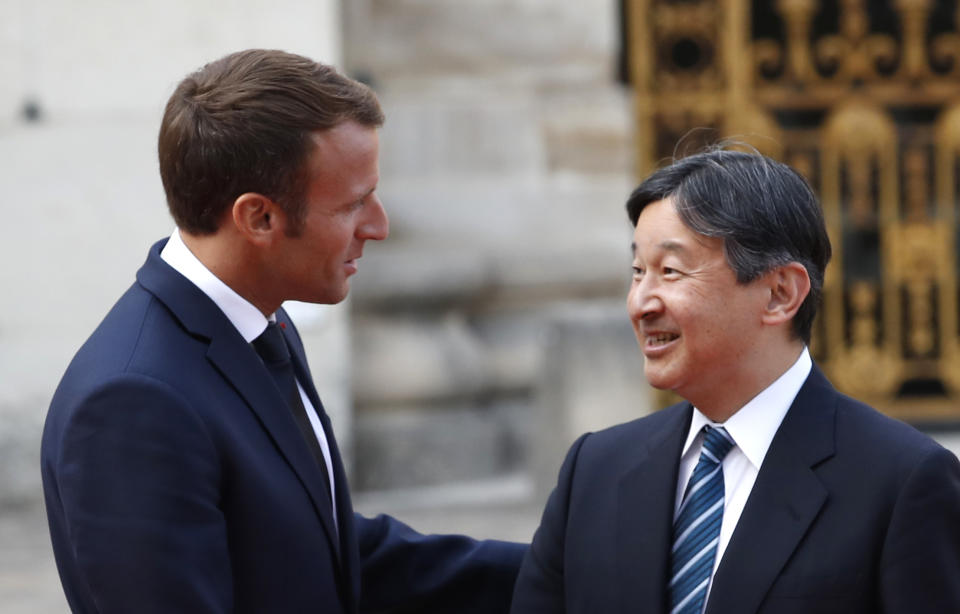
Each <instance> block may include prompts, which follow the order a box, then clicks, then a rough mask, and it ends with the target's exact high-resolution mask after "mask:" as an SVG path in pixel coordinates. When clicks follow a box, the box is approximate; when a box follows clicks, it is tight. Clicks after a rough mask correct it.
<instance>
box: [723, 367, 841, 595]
mask: <svg viewBox="0 0 960 614" xmlns="http://www.w3.org/2000/svg"><path fill="white" fill-rule="evenodd" d="M835 403H836V400H835V392H834V391H833V388H832V387H831V386H830V384H829V383H827V381H826V379H825V378H824V377H823V375H822V374H821V373H820V372H819V370H817V368H816V367H814V369H813V371H812V372H811V374H810V376H809V377H808V378H807V381H806V383H804V385H803V387H802V388H801V389H800V392H799V394H797V398H796V399H795V400H794V402H793V405H791V407H790V410H789V412H787V415H786V417H785V418H784V420H783V423H782V424H781V425H780V428H779V429H778V430H777V434H776V435H775V436H774V438H773V442H772V443H771V444H770V449H769V451H768V452H767V456H766V458H765V459H764V461H763V466H762V467H761V468H760V473H759V474H758V475H757V481H756V483H755V484H754V486H753V490H752V491H751V493H750V497H749V498H748V499H747V504H746V506H745V507H744V510H743V514H742V515H741V516H740V520H739V522H738V523H737V528H736V529H735V530H734V532H733V535H732V536H731V538H730V543H729V544H728V545H727V549H726V551H725V552H724V554H723V559H722V560H721V561H720V566H719V568H718V569H717V572H716V576H715V577H714V581H713V586H712V588H711V589H710V598H709V600H708V602H707V609H706V613H707V614H728V613H729V612H737V613H738V614H751V613H753V612H756V611H757V609H758V608H759V607H760V604H761V603H762V602H763V599H764V597H765V596H766V594H767V592H768V591H769V590H770V587H771V586H772V585H773V583H774V581H775V580H776V579H777V577H778V576H779V575H780V572H781V570H782V569H783V567H784V565H786V563H787V561H788V560H789V559H790V556H791V555H792V554H793V553H794V551H795V550H796V549H797V547H798V546H799V545H800V543H801V542H802V540H803V537H804V535H806V533H807V531H808V530H809V528H810V526H811V524H812V523H813V522H814V521H815V520H816V517H817V515H818V514H819V513H820V510H821V508H822V507H823V505H824V503H826V501H827V497H828V492H827V490H826V488H825V487H824V486H823V484H822V483H821V482H820V479H819V478H818V477H817V475H816V473H815V472H814V467H815V466H816V465H818V464H819V463H821V462H823V461H824V460H826V459H827V458H829V457H830V456H832V455H833V451H834V416H835V412H836V410H835Z"/></svg>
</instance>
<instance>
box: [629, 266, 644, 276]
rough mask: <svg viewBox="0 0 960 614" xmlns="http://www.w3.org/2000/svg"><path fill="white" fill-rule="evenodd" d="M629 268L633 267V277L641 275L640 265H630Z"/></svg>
mask: <svg viewBox="0 0 960 614" xmlns="http://www.w3.org/2000/svg"><path fill="white" fill-rule="evenodd" d="M631 268H632V269H633V276H634V277H640V276H642V275H643V269H642V268H640V267H638V266H635V267H631Z"/></svg>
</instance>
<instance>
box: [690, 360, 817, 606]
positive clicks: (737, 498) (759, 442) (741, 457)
mask: <svg viewBox="0 0 960 614" xmlns="http://www.w3.org/2000/svg"><path fill="white" fill-rule="evenodd" d="M812 366H813V361H812V360H811V359H810V352H809V351H808V350H807V348H804V349H803V352H802V353H801V354H800V357H799V358H798V359H797V361H796V362H795V363H793V366H792V367H790V368H789V369H787V370H786V371H785V372H784V373H783V375H781V376H780V377H779V378H777V380H776V381H775V382H773V383H772V384H770V385H769V386H768V387H766V388H765V389H764V390H763V391H762V392H760V394H758V395H757V396H755V397H753V399H751V400H750V402H748V403H747V404H746V405H744V406H743V407H741V408H740V410H739V411H737V413H735V414H733V415H732V416H730V418H729V419H728V420H727V421H726V423H724V424H717V423H715V422H713V421H711V420H710V419H709V418H707V417H706V416H704V415H703V414H702V413H701V412H700V410H699V409H697V408H694V409H693V419H692V420H691V421H690V431H689V433H688V434H687V441H686V443H685V444H684V446H683V452H682V454H681V456H680V472H679V475H678V479H677V497H676V506H675V507H674V518H676V514H677V512H678V511H679V509H680V503H681V502H682V501H683V493H684V491H686V489H687V482H689V481H690V475H691V474H692V473H693V469H694V467H696V465H697V462H699V460H700V450H701V449H702V448H703V433H702V430H703V427H704V425H707V424H710V425H712V426H718V427H719V426H722V427H724V428H725V429H726V430H727V433H729V434H730V437H732V438H733V441H734V442H736V446H734V447H733V448H732V449H731V450H730V452H729V453H727V456H726V457H725V458H724V459H723V489H724V504H723V520H722V522H721V524H720V541H719V543H718V544H717V556H716V558H714V561H713V572H712V573H711V575H710V584H709V586H708V587H707V598H708V599H709V597H710V589H711V588H712V587H713V576H714V574H716V571H717V567H718V566H719V565H720V559H721V558H722V557H723V553H724V551H725V550H726V549H727V544H729V543H730V536H731V535H733V530H734V529H735V528H736V527H737V522H738V521H739V520H740V514H741V513H743V507H744V505H746V503H747V498H748V497H749V496H750V491H751V490H753V484H754V482H756V481H757V473H759V471H760V466H761V465H762V464H763V459H764V457H765V456H766V455H767V450H768V449H769V448H770V442H771V441H773V436H774V435H775V434H776V433H777V429H779V428H780V423H781V422H783V418H784V416H786V415H787V410H789V409H790V405H791V404H793V399H794V398H796V396H797V393H798V392H800V387H801V386H803V382H804V381H806V379H807V376H808V375H809V374H810V369H811V368H812Z"/></svg>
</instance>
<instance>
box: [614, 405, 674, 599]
mask: <svg viewBox="0 0 960 614" xmlns="http://www.w3.org/2000/svg"><path fill="white" fill-rule="evenodd" d="M692 411H693V410H692V407H691V405H690V404H689V403H682V404H680V405H675V406H673V407H671V408H668V409H665V410H663V412H662V413H663V418H664V423H663V424H662V425H660V426H659V428H658V432H657V434H656V435H655V436H654V437H651V438H650V439H649V440H648V442H649V445H648V446H647V447H646V449H645V450H643V451H642V452H641V453H640V457H639V459H638V462H637V464H635V465H634V466H633V467H632V468H631V469H630V470H628V471H627V472H625V473H624V475H623V477H622V478H621V479H620V483H619V490H618V493H617V502H618V503H617V506H618V509H617V531H616V535H617V537H618V543H617V548H618V550H617V558H618V560H617V568H618V570H619V578H618V580H617V587H618V588H619V590H620V591H621V596H620V604H621V609H622V611H624V612H657V613H659V612H664V611H665V610H666V586H667V564H668V561H669V553H670V543H671V541H672V535H673V508H674V504H675V499H676V494H677V472H678V466H679V461H680V453H681V451H682V449H683V443H684V441H685V440H686V436H687V430H688V429H689V427H690V416H691V414H692ZM638 608H639V609H638ZM646 608H651V609H646Z"/></svg>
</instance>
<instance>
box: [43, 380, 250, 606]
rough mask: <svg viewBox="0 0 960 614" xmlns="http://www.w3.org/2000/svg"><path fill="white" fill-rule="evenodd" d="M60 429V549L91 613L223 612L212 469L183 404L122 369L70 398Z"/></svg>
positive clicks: (222, 540) (204, 440)
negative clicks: (71, 563) (72, 403)
mask: <svg viewBox="0 0 960 614" xmlns="http://www.w3.org/2000/svg"><path fill="white" fill-rule="evenodd" d="M64 426H65V428H64V430H63V432H62V436H61V437H62V440H61V442H60V443H61V445H60V454H59V456H58V457H57V459H56V461H55V462H56V469H55V471H56V475H57V496H58V497H59V502H60V505H61V506H62V509H63V514H62V519H63V520H62V522H63V523H64V524H65V527H64V529H65V531H66V534H67V535H69V540H68V541H69V544H67V545H66V546H65V547H68V548H70V549H72V552H71V553H70V556H72V557H74V558H75V560H76V562H77V568H78V569H79V575H80V577H79V578H78V580H79V581H80V582H82V583H83V584H85V585H86V586H87V587H88V588H89V594H91V595H92V596H93V600H94V601H95V605H96V610H97V611H98V612H101V613H103V614H112V613H117V614H121V613H129V612H138V613H141V614H149V613H154V612H156V613H158V614H159V613H161V612H163V613H168V612H229V611H231V610H232V607H233V604H232V594H233V588H232V585H231V580H230V562H229V557H228V552H227V539H226V530H225V523H224V518H223V516H222V514H221V512H220V510H219V509H218V506H217V502H218V492H219V482H220V468H219V465H218V459H217V455H216V454H215V453H214V446H213V444H212V442H211V440H210V439H209V436H208V435H207V432H206V430H205V428H204V425H203V424H202V423H201V422H200V420H199V419H198V418H197V417H196V414H194V413H193V412H192V411H191V410H190V408H189V407H188V405H187V403H186V402H185V401H184V400H183V399H182V398H180V397H179V396H178V395H177V394H176V393H175V392H174V391H173V390H172V389H171V388H169V387H168V386H166V385H164V384H162V383H160V382H156V381H154V380H151V379H149V378H146V377H142V376H128V375H125V376H123V377H122V378H120V379H117V380H114V381H112V382H110V383H109V384H107V385H105V386H103V387H101V388H100V389H98V390H97V391H95V392H94V393H93V394H91V395H90V396H89V397H88V398H85V399H83V400H82V401H80V402H79V404H78V405H77V406H76V407H74V408H73V411H72V412H70V414H69V418H68V420H67V422H66V424H65V425H64Z"/></svg>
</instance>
